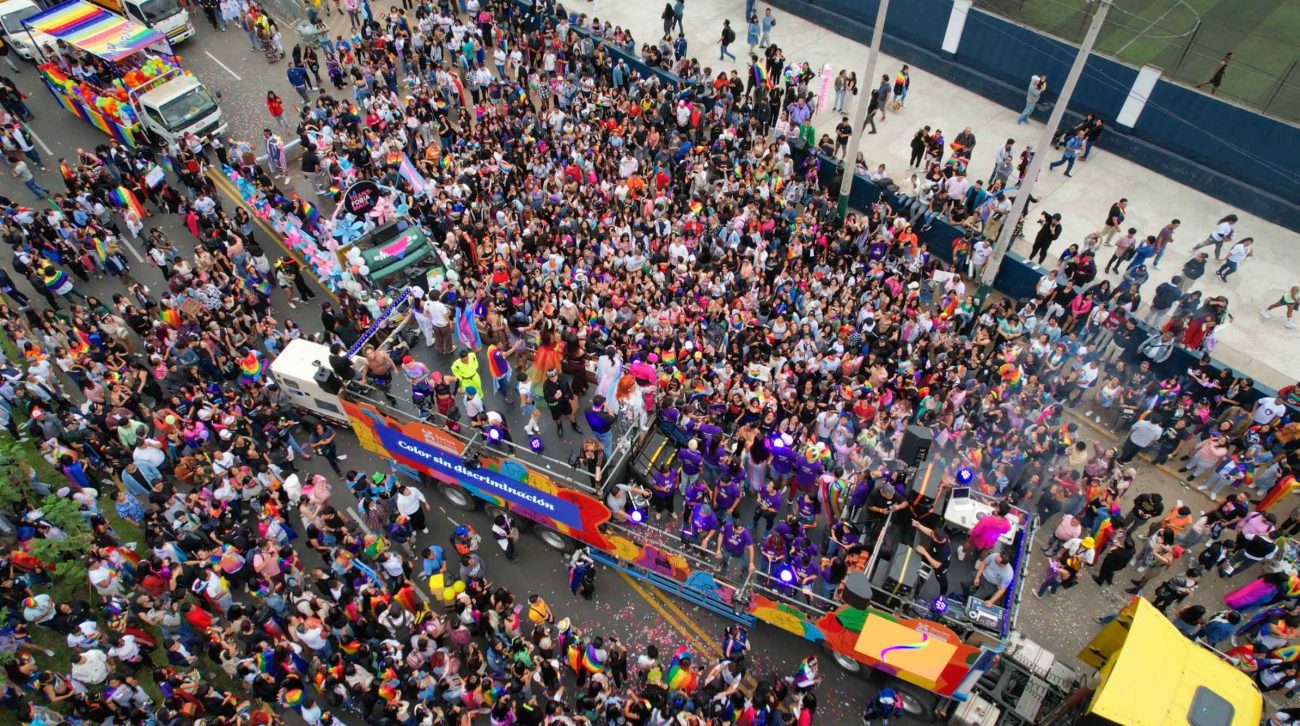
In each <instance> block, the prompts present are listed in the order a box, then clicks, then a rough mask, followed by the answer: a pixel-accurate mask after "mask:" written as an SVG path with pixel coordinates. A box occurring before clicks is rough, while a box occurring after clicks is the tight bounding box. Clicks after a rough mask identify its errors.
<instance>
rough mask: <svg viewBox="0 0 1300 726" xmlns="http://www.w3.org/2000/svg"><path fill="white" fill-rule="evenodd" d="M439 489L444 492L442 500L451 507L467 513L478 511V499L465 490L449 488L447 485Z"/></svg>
mask: <svg viewBox="0 0 1300 726" xmlns="http://www.w3.org/2000/svg"><path fill="white" fill-rule="evenodd" d="M438 489H439V491H441V492H442V498H443V499H445V500H446V501H447V503H448V504H450V505H451V506H453V507H455V508H457V509H460V510H462V511H465V512H472V511H474V510H476V509H478V505H479V500H478V498H477V497H475V496H474V495H472V494H470V493H468V492H466V491H465V490H464V489H461V488H459V487H453V486H448V485H446V484H443V485H441V486H439V487H438Z"/></svg>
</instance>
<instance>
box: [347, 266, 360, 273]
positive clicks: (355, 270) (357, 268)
mask: <svg viewBox="0 0 1300 726" xmlns="http://www.w3.org/2000/svg"><path fill="white" fill-rule="evenodd" d="M349 269H351V270H352V274H354V275H360V274H361V265H353V266H352V267H351V268H349Z"/></svg>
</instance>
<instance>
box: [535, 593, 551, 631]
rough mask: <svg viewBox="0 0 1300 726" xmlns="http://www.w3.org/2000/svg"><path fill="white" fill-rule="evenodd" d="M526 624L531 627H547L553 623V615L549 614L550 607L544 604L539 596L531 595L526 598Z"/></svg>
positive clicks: (544, 601)
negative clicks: (542, 625)
mask: <svg viewBox="0 0 1300 726" xmlns="http://www.w3.org/2000/svg"><path fill="white" fill-rule="evenodd" d="M528 622H530V623H532V624H533V625H541V624H542V623H546V624H548V625H550V624H553V623H554V622H555V614H554V613H552V612H551V606H550V605H547V604H546V600H543V599H542V596H541V595H538V594H537V593H533V594H531V595H529V596H528Z"/></svg>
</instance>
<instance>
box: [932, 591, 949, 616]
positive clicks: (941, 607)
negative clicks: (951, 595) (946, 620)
mask: <svg viewBox="0 0 1300 726" xmlns="http://www.w3.org/2000/svg"><path fill="white" fill-rule="evenodd" d="M930 612H931V613H932V614H933V615H934V616H935V617H938V616H940V615H943V614H944V613H946V612H948V598H946V597H944V596H943V595H936V596H935V597H934V600H931V601H930Z"/></svg>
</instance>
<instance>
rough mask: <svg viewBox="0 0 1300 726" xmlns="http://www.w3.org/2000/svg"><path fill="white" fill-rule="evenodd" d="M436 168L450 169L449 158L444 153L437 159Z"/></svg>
mask: <svg viewBox="0 0 1300 726" xmlns="http://www.w3.org/2000/svg"><path fill="white" fill-rule="evenodd" d="M438 167H439V168H441V169H450V168H451V157H450V156H448V155H447V154H445V153H444V154H443V155H442V156H441V157H439V158H438Z"/></svg>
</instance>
